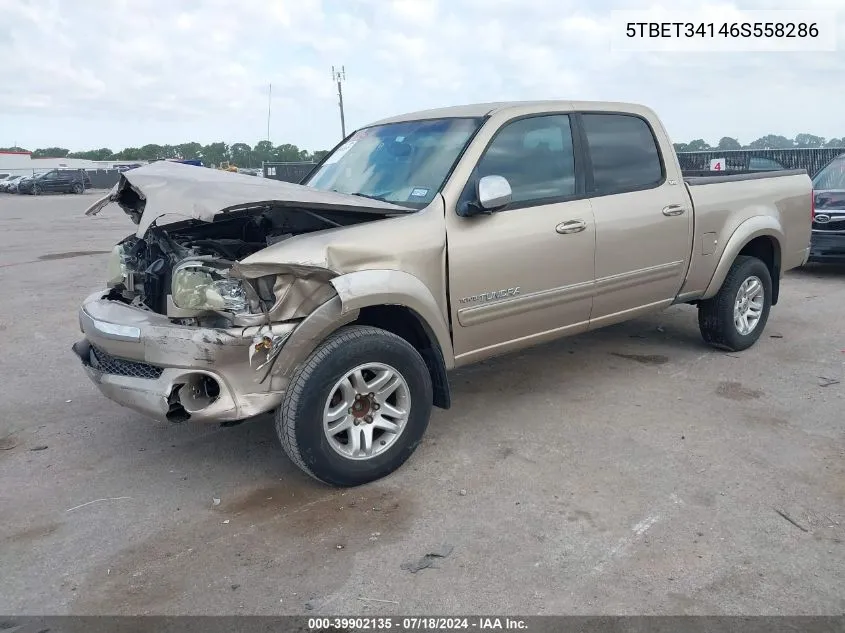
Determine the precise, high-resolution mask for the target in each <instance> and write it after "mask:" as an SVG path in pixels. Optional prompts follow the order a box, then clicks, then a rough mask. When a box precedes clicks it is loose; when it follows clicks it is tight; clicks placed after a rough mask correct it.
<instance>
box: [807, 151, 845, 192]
mask: <svg viewBox="0 0 845 633" xmlns="http://www.w3.org/2000/svg"><path fill="white" fill-rule="evenodd" d="M813 189H815V190H816V191H825V190H831V189H845V156H840V157H838V158H835V159H833V161H832V162H831V163H829V164H828V166H827V167H825V168H824V169H822V170H821V171H820V172H819V173H818V174H816V177H815V178H813Z"/></svg>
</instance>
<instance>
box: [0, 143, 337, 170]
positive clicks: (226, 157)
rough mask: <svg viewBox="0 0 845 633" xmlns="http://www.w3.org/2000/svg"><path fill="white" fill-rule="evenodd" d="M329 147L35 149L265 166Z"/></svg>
mask: <svg viewBox="0 0 845 633" xmlns="http://www.w3.org/2000/svg"><path fill="white" fill-rule="evenodd" d="M0 151H11V152H26V151H29V150H26V149H24V148H22V147H0ZM327 152H328V151H327V150H320V151H316V152H309V151H308V150H304V149H300V148H298V147H297V146H296V145H291V144H290V143H283V144H281V145H273V144H272V143H271V142H270V141H259V142H258V143H256V144H255V147H252V146H250V145H249V144H248V143H232V144H231V145H229V144H227V143H223V142H218V143H209V144H208V145H202V144H200V143H195V142H191V143H180V144H179V145H156V144H149V145H144V146H143V147H127V148H124V149H122V150H120V151H119V152H114V151H112V150H111V149H109V148H108V147H102V148H100V149H91V150H87V151H84V152H72V151H70V150H69V149H66V148H64V147H44V148H39V149H36V150H33V151H32V153H31V155H32V158H86V159H88V160H113V161H136V160H137V161H152V160H164V159H168V158H175V159H181V160H196V159H200V160H202V162H203V164H205V165H209V166H219V165H221V164H223V163H229V164H234V165H237V166H238V167H261V163H262V162H267V163H269V162H299V161H314V162H316V161H319V160H320V159H321V158H322V157H323V156H325V155H326V153H327Z"/></svg>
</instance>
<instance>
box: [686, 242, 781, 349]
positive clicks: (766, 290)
mask: <svg viewBox="0 0 845 633" xmlns="http://www.w3.org/2000/svg"><path fill="white" fill-rule="evenodd" d="M771 307H772V277H771V274H770V273H769V268H768V266H766V264H765V263H763V262H762V261H761V260H759V259H757V258H756V257H750V256H747V255H740V256H739V257H737V258H736V261H735V262H734V263H733V265H732V266H731V269H730V270H729V271H728V276H727V277H726V278H725V281H724V283H723V284H722V287H721V288H720V289H719V292H718V293H717V294H716V296H715V297H712V298H711V299H707V300H706V301H702V302H701V303H700V304H699V306H698V327H699V329H700V330H701V336H702V338H703V339H704V340H705V341H706V342H707V343H709V344H710V345H712V346H713V347H718V348H720V349H726V350H729V351H732V352H734V351H740V350H744V349H748V348H749V347H751V346H752V345H754V343H756V342H757V339H759V338H760V335H761V334H762V333H763V329H764V328H765V327H766V321H767V320H768V318H769V310H770V309H771Z"/></svg>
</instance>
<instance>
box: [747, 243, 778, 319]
mask: <svg viewBox="0 0 845 633" xmlns="http://www.w3.org/2000/svg"><path fill="white" fill-rule="evenodd" d="M739 254H740V255H749V256H751V257H756V258H757V259H759V260H761V261H762V262H763V263H764V264H766V267H767V268H768V269H769V274H770V275H771V276H772V305H775V304H776V303H777V302H778V295H779V294H780V244H779V243H778V241H777V240H776V239H775V238H773V237H770V236H768V235H762V236H760V237H755V238H754V239H753V240H751V241H750V242H748V244H746V245H745V246H743V247H742V250H741V251H740V252H739Z"/></svg>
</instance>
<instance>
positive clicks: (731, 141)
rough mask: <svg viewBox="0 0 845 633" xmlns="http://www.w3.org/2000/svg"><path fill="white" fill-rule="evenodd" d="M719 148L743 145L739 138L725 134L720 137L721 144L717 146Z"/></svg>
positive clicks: (738, 147) (740, 146) (734, 147)
mask: <svg viewBox="0 0 845 633" xmlns="http://www.w3.org/2000/svg"><path fill="white" fill-rule="evenodd" d="M716 148H717V149H742V145H741V144H740V142H739V141H738V140H736V139H735V138H731V137H730V136H723V137H722V138H721V139H719V144H718V145H717V146H716Z"/></svg>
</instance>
